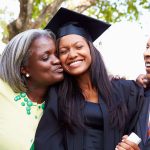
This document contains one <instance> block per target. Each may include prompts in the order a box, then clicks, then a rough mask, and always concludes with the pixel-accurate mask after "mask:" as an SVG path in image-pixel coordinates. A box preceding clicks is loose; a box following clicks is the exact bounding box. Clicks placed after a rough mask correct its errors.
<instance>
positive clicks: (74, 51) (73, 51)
mask: <svg viewBox="0 0 150 150" xmlns="http://www.w3.org/2000/svg"><path fill="white" fill-rule="evenodd" d="M68 56H69V58H75V57H77V51H76V50H74V49H70V51H69V55H68Z"/></svg>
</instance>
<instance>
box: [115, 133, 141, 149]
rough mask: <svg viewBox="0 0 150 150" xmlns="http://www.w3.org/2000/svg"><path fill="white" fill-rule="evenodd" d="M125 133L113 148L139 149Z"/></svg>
mask: <svg viewBox="0 0 150 150" xmlns="http://www.w3.org/2000/svg"><path fill="white" fill-rule="evenodd" d="M127 137H128V136H127V135H125V136H123V137H122V141H121V142H120V143H118V145H117V146H116V148H115V150H140V148H139V146H138V145H137V144H135V143H133V142H131V141H129V140H127Z"/></svg>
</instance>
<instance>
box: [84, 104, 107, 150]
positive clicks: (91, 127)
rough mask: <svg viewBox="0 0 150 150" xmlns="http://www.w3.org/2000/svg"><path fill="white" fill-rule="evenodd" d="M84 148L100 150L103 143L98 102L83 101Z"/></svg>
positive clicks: (101, 116)
mask: <svg viewBox="0 0 150 150" xmlns="http://www.w3.org/2000/svg"><path fill="white" fill-rule="evenodd" d="M83 112H84V124H85V133H84V150H102V149H103V144H104V138H103V137H104V136H103V115H102V111H101V109H100V105H99V103H92V102H87V101H86V102H85V107H84V111H83Z"/></svg>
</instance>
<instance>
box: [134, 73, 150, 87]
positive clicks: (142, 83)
mask: <svg viewBox="0 0 150 150" xmlns="http://www.w3.org/2000/svg"><path fill="white" fill-rule="evenodd" d="M136 82H137V83H138V84H139V85H140V86H143V87H144V88H146V87H147V85H148V84H149V81H148V80H147V76H146V75H145V74H140V75H139V76H138V77H137V78H136Z"/></svg>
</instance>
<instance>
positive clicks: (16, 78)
mask: <svg viewBox="0 0 150 150" xmlns="http://www.w3.org/2000/svg"><path fill="white" fill-rule="evenodd" d="M41 36H45V37H49V38H51V39H52V40H54V41H55V35H54V34H53V32H51V31H48V30H41V29H30V30H27V31H24V32H22V33H19V34H18V35H16V36H15V37H14V38H12V40H11V41H10V42H9V43H8V44H7V45H6V47H5V49H4V51H3V53H2V55H1V57H0V78H1V79H2V80H4V81H5V82H7V83H8V84H9V85H10V86H11V88H12V89H13V91H14V92H22V91H24V92H25V91H26V90H27V89H26V84H25V83H26V78H25V77H24V76H23V75H22V74H21V72H20V69H21V66H25V65H26V64H27V63H28V58H29V55H30V50H29V49H30V46H31V43H32V42H33V41H34V40H35V39H37V38H39V37H41Z"/></svg>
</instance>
